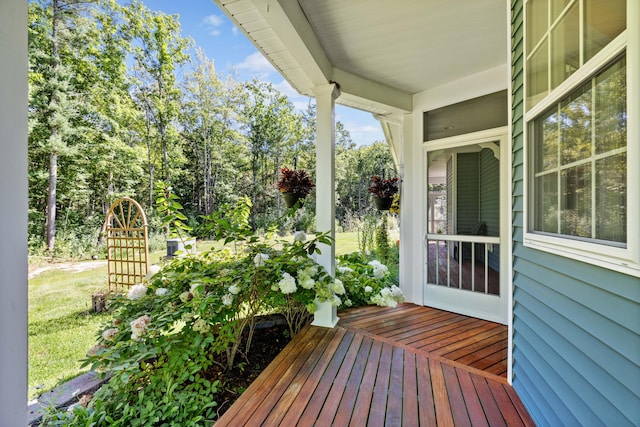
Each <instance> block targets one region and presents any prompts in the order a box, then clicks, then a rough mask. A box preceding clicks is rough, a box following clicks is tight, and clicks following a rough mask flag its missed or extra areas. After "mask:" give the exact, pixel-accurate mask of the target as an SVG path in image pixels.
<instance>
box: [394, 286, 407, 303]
mask: <svg viewBox="0 0 640 427" xmlns="http://www.w3.org/2000/svg"><path fill="white" fill-rule="evenodd" d="M391 295H392V296H393V298H395V299H396V300H397V299H398V298H401V299H404V294H403V293H402V289H400V288H399V287H398V286H396V285H393V286H391Z"/></svg>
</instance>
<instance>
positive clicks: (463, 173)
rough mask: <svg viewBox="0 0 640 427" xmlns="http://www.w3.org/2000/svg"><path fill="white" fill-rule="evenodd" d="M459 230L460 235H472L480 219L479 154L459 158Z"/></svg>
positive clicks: (461, 155)
mask: <svg viewBox="0 0 640 427" xmlns="http://www.w3.org/2000/svg"><path fill="white" fill-rule="evenodd" d="M457 157H458V158H457V169H458V170H457V178H458V179H457V190H458V192H457V195H456V197H457V218H456V220H457V221H456V222H457V230H456V232H457V233H458V234H471V230H473V227H475V226H476V224H477V223H478V219H479V218H480V213H479V202H478V191H479V182H478V172H479V163H478V154H477V153H462V154H458V156H457Z"/></svg>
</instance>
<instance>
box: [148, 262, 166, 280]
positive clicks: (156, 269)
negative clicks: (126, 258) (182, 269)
mask: <svg viewBox="0 0 640 427" xmlns="http://www.w3.org/2000/svg"><path fill="white" fill-rule="evenodd" d="M160 270H162V267H160V266H159V265H158V264H153V265H151V266H150V267H149V270H148V271H147V275H146V276H145V279H147V280H150V279H151V278H152V277H153V276H155V275H156V274H158V273H160Z"/></svg>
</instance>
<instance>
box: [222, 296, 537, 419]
mask: <svg viewBox="0 0 640 427" xmlns="http://www.w3.org/2000/svg"><path fill="white" fill-rule="evenodd" d="M340 317H341V320H340V323H339V324H338V326H337V327H336V328H333V329H328V328H320V327H314V326H307V327H305V328H304V329H303V331H302V332H300V334H298V336H296V337H295V339H294V340H293V341H291V343H289V345H288V346H287V347H286V348H285V349H284V350H283V351H282V352H281V353H280V355H279V356H278V357H277V358H276V359H275V360H274V361H273V362H272V363H271V364H270V365H269V366H268V367H267V368H266V369H265V370H264V371H263V373H262V374H261V375H260V376H259V377H258V378H257V379H256V380H255V381H254V382H253V384H252V385H251V386H250V387H249V388H248V389H247V390H246V391H245V392H244V393H243V394H242V395H241V396H240V398H239V399H238V400H237V401H236V403H235V404H233V405H232V406H231V408H229V410H228V411H227V412H226V413H225V414H224V415H223V416H222V417H221V418H220V420H218V422H217V423H216V424H215V426H216V427H220V426H241V425H250V426H260V425H262V426H277V425H281V426H312V425H313V426H365V425H366V426H383V425H386V426H420V425H423V426H453V425H455V426H491V427H493V426H534V425H535V424H534V423H533V421H532V420H531V418H530V417H529V415H528V413H527V411H526V410H525V408H524V406H523V405H522V403H521V402H520V399H519V398H518V396H517V395H516V393H515V391H514V390H513V388H512V387H511V386H509V385H508V384H507V382H506V379H505V377H504V374H505V370H506V333H507V332H506V327H505V326H502V325H498V324H495V323H491V322H486V321H483V320H478V319H472V318H469V317H466V316H461V315H457V314H453V313H448V312H444V311H440V310H435V309H431V308H427V307H419V306H416V305H413V304H401V305H400V306H398V307H397V308H395V309H391V308H385V307H363V308H357V309H352V310H347V311H344V312H341V313H340ZM496 374H497V375H496Z"/></svg>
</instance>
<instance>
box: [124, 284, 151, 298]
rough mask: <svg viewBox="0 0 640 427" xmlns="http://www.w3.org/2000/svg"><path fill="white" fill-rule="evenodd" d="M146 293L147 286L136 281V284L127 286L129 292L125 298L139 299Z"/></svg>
mask: <svg viewBox="0 0 640 427" xmlns="http://www.w3.org/2000/svg"><path fill="white" fill-rule="evenodd" d="M146 294H147V287H146V286H145V285H143V284H142V283H138V284H137V285H133V286H132V287H131V288H129V292H128V293H127V298H129V299H132V300H135V299H140V298H142V297H143V296H145V295H146Z"/></svg>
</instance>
